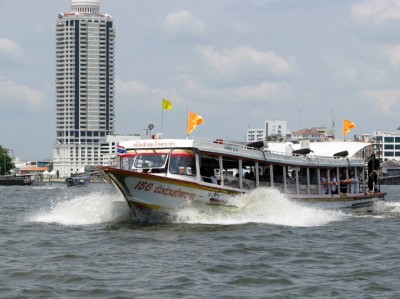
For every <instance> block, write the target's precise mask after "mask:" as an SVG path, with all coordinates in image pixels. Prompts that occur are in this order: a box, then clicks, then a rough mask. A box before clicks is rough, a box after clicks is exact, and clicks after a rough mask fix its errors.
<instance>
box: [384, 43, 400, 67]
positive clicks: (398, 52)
mask: <svg viewBox="0 0 400 299" xmlns="http://www.w3.org/2000/svg"><path fill="white" fill-rule="evenodd" d="M383 53H384V54H385V55H386V56H387V57H388V58H389V60H390V63H391V64H392V65H393V66H400V44H398V45H390V46H389V45H388V46H384V47H383Z"/></svg>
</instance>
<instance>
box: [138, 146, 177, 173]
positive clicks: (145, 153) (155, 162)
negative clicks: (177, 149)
mask: <svg viewBox="0 0 400 299" xmlns="http://www.w3.org/2000/svg"><path fill="white" fill-rule="evenodd" d="M168 155H169V150H165V149H143V150H137V151H136V158H135V162H134V165H133V166H134V168H136V169H146V170H147V169H153V168H155V169H160V168H165V164H166V162H167V158H168Z"/></svg>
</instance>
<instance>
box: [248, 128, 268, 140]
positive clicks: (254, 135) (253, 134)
mask: <svg viewBox="0 0 400 299" xmlns="http://www.w3.org/2000/svg"><path fill="white" fill-rule="evenodd" d="M264 139H265V129H247V132H246V142H247V143H250V142H256V141H263V140H264Z"/></svg>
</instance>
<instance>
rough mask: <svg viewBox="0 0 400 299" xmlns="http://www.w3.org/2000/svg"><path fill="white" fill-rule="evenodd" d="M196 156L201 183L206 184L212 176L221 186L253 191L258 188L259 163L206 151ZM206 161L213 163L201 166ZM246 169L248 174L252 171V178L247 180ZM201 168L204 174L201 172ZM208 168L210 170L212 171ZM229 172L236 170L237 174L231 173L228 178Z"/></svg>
mask: <svg viewBox="0 0 400 299" xmlns="http://www.w3.org/2000/svg"><path fill="white" fill-rule="evenodd" d="M198 155H199V161H200V162H199V165H200V177H201V178H202V179H203V181H205V182H207V181H206V180H208V179H210V174H212V175H214V176H215V177H216V178H217V180H218V183H219V184H220V185H221V186H226V187H233V188H238V189H254V188H257V187H259V186H260V178H259V167H260V162H261V161H257V160H254V159H246V158H243V157H238V156H235V155H225V154H221V153H211V152H206V151H199V152H198ZM206 160H210V161H211V160H214V163H211V164H210V163H208V164H206V165H205V166H204V165H203V164H204V161H206ZM265 166H266V165H262V167H263V169H264V168H265ZM246 167H249V171H248V172H251V171H253V174H254V177H253V178H250V179H248V178H245V177H244V173H245V172H247V171H245V172H244V169H245V168H246ZM202 168H203V169H204V170H205V172H206V173H204V172H203V170H202ZM210 168H212V171H211V170H210ZM216 170H218V171H216ZM230 170H236V171H237V173H235V171H232V176H230V175H228V173H230ZM236 175H238V176H236ZM204 179H205V180H204ZM253 182H254V183H253Z"/></svg>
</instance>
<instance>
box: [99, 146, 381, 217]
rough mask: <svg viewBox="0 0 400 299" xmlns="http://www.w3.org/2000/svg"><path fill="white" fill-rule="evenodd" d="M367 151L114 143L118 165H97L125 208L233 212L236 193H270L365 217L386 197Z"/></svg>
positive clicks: (323, 147)
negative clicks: (203, 206) (197, 206)
mask: <svg viewBox="0 0 400 299" xmlns="http://www.w3.org/2000/svg"><path fill="white" fill-rule="evenodd" d="M371 147H372V145H371V144H369V143H363V142H318V143H308V144H307V143H269V142H256V143H253V144H247V145H244V144H238V143H230V142H224V141H222V140H215V141H211V140H204V139H149V140H133V141H122V142H120V143H119V145H118V156H119V161H118V164H119V165H118V166H114V167H111V166H106V167H103V168H102V173H103V176H104V177H105V179H106V180H107V181H108V182H110V183H111V184H112V185H114V187H115V188H116V189H117V190H119V191H120V192H121V193H122V195H123V196H124V197H125V199H126V200H127V202H128V204H129V205H130V206H131V207H132V208H146V209H158V210H169V209H175V208H180V207H184V206H187V205H191V204H193V203H203V204H207V205H225V206H233V205H234V204H233V203H232V198H235V197H237V196H238V195H240V194H244V193H248V192H250V191H251V190H253V189H255V188H277V189H279V190H280V191H281V192H282V193H285V194H287V196H288V197H289V199H291V200H293V201H297V202H300V203H304V204H312V205H314V206H315V205H316V206H318V207H321V208H333V209H348V210H351V211H372V210H373V207H374V203H376V202H378V201H380V200H383V199H384V197H385V195H386V193H385V192H380V190H379V182H378V181H377V179H376V178H377V177H378V175H377V172H378V168H377V167H376V165H377V164H376V163H372V164H371V161H369V162H368V154H367V153H368V150H370V151H371ZM376 161H377V160H376ZM372 162H375V161H372ZM371 165H372V166H373V167H371ZM368 166H370V167H368ZM368 180H369V181H370V183H369V188H368V186H367V182H368ZM371 182H372V183H371ZM237 199H238V198H236V200H237ZM239 200H240V198H239Z"/></svg>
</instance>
